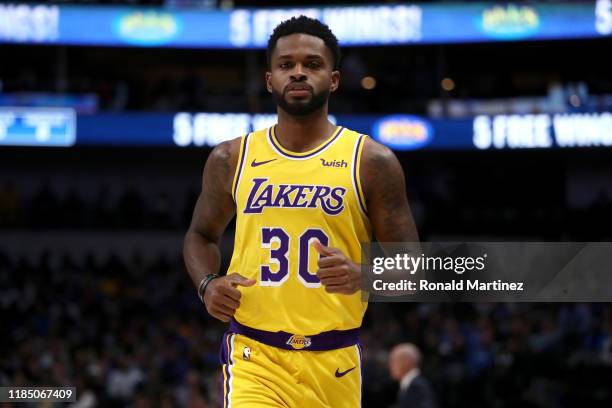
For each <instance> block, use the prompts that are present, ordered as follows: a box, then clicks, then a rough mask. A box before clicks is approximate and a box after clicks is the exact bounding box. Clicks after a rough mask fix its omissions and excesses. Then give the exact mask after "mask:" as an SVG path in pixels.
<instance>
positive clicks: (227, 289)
mask: <svg viewBox="0 0 612 408" xmlns="http://www.w3.org/2000/svg"><path fill="white" fill-rule="evenodd" d="M254 284H255V280H254V279H247V278H245V277H244V276H242V275H240V274H238V273H231V274H229V275H227V276H222V277H220V278H217V279H214V280H212V281H211V282H210V283H209V284H208V286H207V287H206V291H205V292H204V304H205V305H206V310H207V311H208V313H209V314H210V315H211V316H213V317H215V318H217V319H219V320H221V321H224V322H229V321H230V320H231V319H232V317H233V316H234V313H236V309H238V307H239V306H240V296H241V295H242V294H241V293H240V291H239V290H238V289H236V287H237V286H253V285H254Z"/></svg>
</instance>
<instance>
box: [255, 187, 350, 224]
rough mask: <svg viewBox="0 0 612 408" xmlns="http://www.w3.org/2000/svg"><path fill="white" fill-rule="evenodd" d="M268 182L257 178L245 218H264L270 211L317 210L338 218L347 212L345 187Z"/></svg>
mask: <svg viewBox="0 0 612 408" xmlns="http://www.w3.org/2000/svg"><path fill="white" fill-rule="evenodd" d="M267 181H268V179H267V178H254V179H253V186H252V187H251V191H250V192H249V198H248V199H247V204H246V207H245V209H244V213H245V214H261V213H262V212H263V210H264V208H266V207H270V208H317V207H320V208H321V209H322V210H323V211H324V212H325V213H326V214H329V215H337V214H340V212H342V210H343V209H344V194H346V188H344V187H330V186H321V185H307V184H271V183H266V182H267Z"/></svg>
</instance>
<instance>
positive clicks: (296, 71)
mask: <svg viewBox="0 0 612 408" xmlns="http://www.w3.org/2000/svg"><path fill="white" fill-rule="evenodd" d="M291 78H292V79H293V80H294V81H301V80H304V79H306V72H305V70H304V66H303V65H302V64H295V66H294V67H293V71H292V72H291Z"/></svg>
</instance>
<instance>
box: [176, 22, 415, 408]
mask: <svg viewBox="0 0 612 408" xmlns="http://www.w3.org/2000/svg"><path fill="white" fill-rule="evenodd" d="M267 58H268V72H267V73H266V87H267V89H268V91H269V92H270V93H271V94H272V96H273V97H274V100H275V101H276V104H277V112H278V124H276V125H275V126H272V127H271V128H268V129H263V130H259V131H255V132H253V133H250V134H248V135H245V136H244V137H240V138H237V139H234V140H231V141H228V142H225V143H222V144H220V145H218V146H217V147H216V148H215V149H214V150H213V151H212V153H211V154H210V156H209V158H208V161H207V162H206V165H205V167H204V175H203V187H202V193H201V195H200V197H199V199H198V201H197V204H196V208H195V211H194V215H193V220H192V223H191V226H190V228H189V231H188V233H187V236H186V238H185V247H184V258H185V262H186V265H187V269H188V271H189V274H190V276H191V278H192V280H193V282H194V283H195V284H196V286H197V287H198V292H199V294H200V297H201V299H202V300H203V302H204V303H205V305H206V309H207V310H208V312H209V313H210V314H211V315H212V316H214V317H216V318H217V319H219V320H222V321H224V322H230V324H229V329H228V331H227V333H226V334H225V336H224V338H223V343H222V347H221V359H222V364H223V406H224V407H241V408H242V407H249V408H250V407H261V408H263V407H333V408H342V407H358V406H360V399H361V367H360V362H361V351H360V348H359V340H358V330H359V327H360V325H361V322H362V318H363V315H364V313H365V310H366V307H367V302H364V301H362V298H361V294H360V285H361V273H360V266H359V263H360V260H361V259H360V257H361V253H360V245H361V243H364V244H366V243H368V242H370V241H371V239H372V235H374V236H375V237H376V238H377V239H378V240H379V241H382V242H389V241H396V242H397V241H417V240H418V237H417V233H416V229H415V226H414V222H413V220H412V216H411V213H410V209H409V206H408V202H407V199H406V192H405V186H404V176H403V172H402V168H401V166H400V164H399V162H398V160H397V159H396V157H395V156H394V154H393V153H392V152H391V151H390V150H389V149H388V148H386V147H384V146H382V145H380V144H378V143H376V142H374V141H372V140H371V139H370V138H369V137H367V136H365V135H361V134H359V133H357V132H354V131H352V130H350V129H346V128H344V127H342V126H335V125H333V124H332V123H330V122H329V120H328V117H327V112H328V99H329V95H330V93H332V92H334V91H336V90H337V89H338V85H339V82H340V72H339V65H340V49H339V47H338V41H337V39H336V37H335V36H334V34H333V33H332V32H331V31H330V29H329V28H328V27H327V26H326V25H324V24H322V23H320V22H319V21H317V20H313V19H310V18H307V17H304V16H301V17H299V18H292V19H290V20H287V21H285V22H283V23H281V24H280V25H279V26H278V27H276V29H275V30H274V32H273V34H272V35H271V37H270V39H269V42H268V54H267ZM234 214H236V215H237V218H236V235H235V244H234V253H233V256H232V260H231V264H230V266H229V269H228V271H227V274H226V275H225V276H219V275H217V273H218V272H219V267H220V265H219V264H220V253H219V245H218V243H219V239H220V237H221V235H222V233H223V231H224V230H225V228H226V226H227V224H228V223H229V221H230V220H231V218H232V217H233V216H234Z"/></svg>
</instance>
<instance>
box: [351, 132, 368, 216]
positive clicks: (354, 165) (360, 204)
mask: <svg viewBox="0 0 612 408" xmlns="http://www.w3.org/2000/svg"><path fill="white" fill-rule="evenodd" d="M363 139H365V136H363V135H361V136H359V140H357V148H356V149H355V157H353V182H354V183H355V190H356V191H355V192H356V193H357V201H358V202H359V206H360V207H361V210H362V211H363V212H364V214H367V213H368V211H367V210H366V207H365V204H364V202H363V201H362V200H361V193H360V192H359V174H357V173H358V169H359V166H358V164H359V163H357V157H359V148H360V147H361V142H362V141H363Z"/></svg>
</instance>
